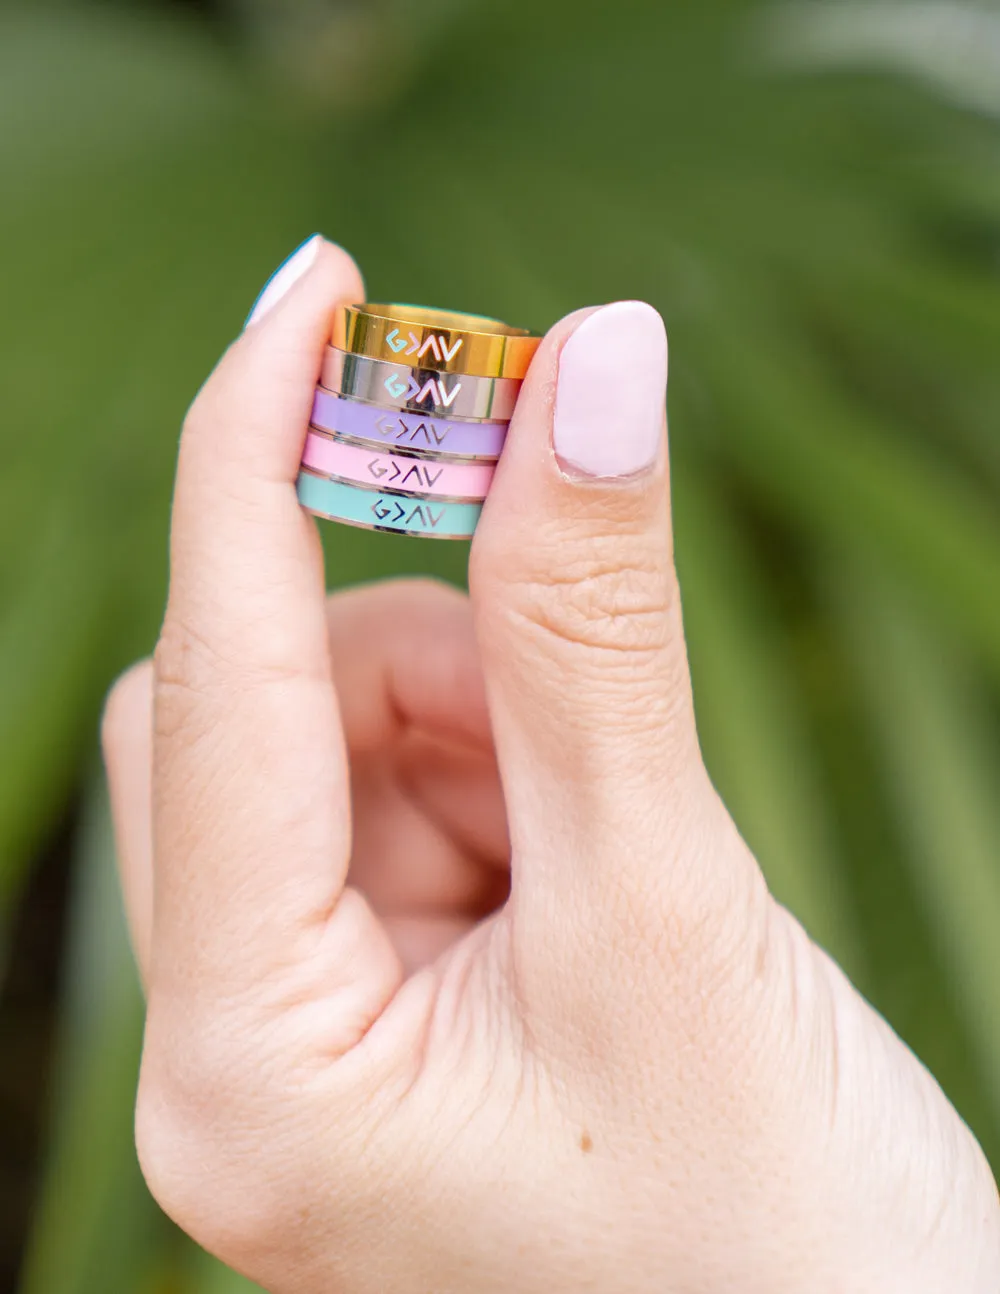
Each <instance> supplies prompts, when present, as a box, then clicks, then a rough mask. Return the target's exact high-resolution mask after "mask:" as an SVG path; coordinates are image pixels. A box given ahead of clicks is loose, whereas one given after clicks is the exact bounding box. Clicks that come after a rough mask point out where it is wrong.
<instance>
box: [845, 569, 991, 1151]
mask: <svg viewBox="0 0 1000 1294" xmlns="http://www.w3.org/2000/svg"><path fill="white" fill-rule="evenodd" d="M831 584H832V586H833V587H834V589H835V592H836V601H837V604H838V606H839V609H840V612H841V616H842V619H843V623H844V626H845V629H846V631H847V632H848V635H849V639H850V641H851V643H852V645H853V647H854V652H855V658H856V662H857V668H858V671H859V675H860V677H861V678H862V679H863V680H864V683H865V686H866V689H867V702H868V706H869V708H870V711H871V714H872V717H873V720H874V722H875V725H876V731H877V734H878V739H879V743H880V747H881V756H882V759H883V761H884V765H885V769H886V777H887V784H888V788H889V791H890V793H891V795H892V797H893V800H894V808H895V812H896V815H897V817H898V820H899V822H900V824H901V829H902V832H903V834H904V836H905V838H906V840H907V842H908V845H909V855H908V856H909V859H910V862H911V866H912V868H913V880H914V886H915V891H916V893H917V895H918V897H919V900H920V902H921V904H922V906H923V909H924V911H925V913H926V918H927V922H928V925H929V927H930V929H931V931H932V933H933V935H934V937H935V940H936V942H937V945H938V949H939V952H940V956H941V959H942V964H943V965H944V966H945V967H946V969H947V972H948V974H949V976H950V979H951V986H950V987H951V992H952V995H953V1000H954V1005H955V1009H956V1010H957V1011H958V1012H959V1013H960V1014H961V1016H962V1018H963V1020H964V1021H965V1024H966V1026H967V1029H968V1033H969V1037H970V1039H971V1042H972V1045H973V1048H974V1051H975V1055H976V1058H977V1061H978V1063H979V1066H980V1069H981V1073H982V1079H983V1083H984V1089H985V1091H986V1092H987V1093H988V1095H989V1098H990V1100H991V1102H992V1105H993V1117H994V1121H995V1128H996V1129H1000V941H998V931H1000V804H998V800H997V787H998V786H1000V743H998V741H997V737H996V731H995V728H994V727H993V726H992V725H991V723H990V720H989V713H990V711H989V705H988V697H987V696H986V695H985V694H984V692H983V690H982V688H981V686H980V685H979V684H977V682H976V681H974V678H973V676H971V675H970V673H969V671H968V665H967V662H965V661H964V660H963V659H962V655H961V653H959V652H956V650H955V649H954V648H953V647H951V648H950V647H949V646H948V644H947V638H946V636H945V635H942V634H940V633H936V632H934V631H933V630H931V629H930V628H929V627H928V626H927V625H925V624H924V623H922V621H921V618H920V617H919V616H918V615H916V614H915V613H914V611H913V610H912V609H911V608H910V607H909V606H908V605H907V603H906V601H905V600H904V599H903V598H901V597H900V596H899V594H898V593H897V592H896V591H895V590H893V588H892V586H891V585H889V584H887V583H886V582H885V581H884V580H879V579H877V578H874V577H873V576H872V574H871V572H866V571H863V570H860V569H857V568H855V569H853V570H850V572H849V574H848V572H847V571H841V572H838V573H837V577H836V578H835V579H834V578H832V579H831Z"/></svg>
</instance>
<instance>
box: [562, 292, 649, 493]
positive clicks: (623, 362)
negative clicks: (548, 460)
mask: <svg viewBox="0 0 1000 1294" xmlns="http://www.w3.org/2000/svg"><path fill="white" fill-rule="evenodd" d="M666 386H667V335H666V332H665V331H664V328H663V320H662V319H661V318H660V316H659V314H657V312H656V311H655V310H654V309H653V307H652V306H650V305H647V304H646V303H645V302H644V301H616V302H615V303H614V304H613V305H609V306H604V307H603V308H602V309H600V310H596V311H595V312H594V313H593V314H592V315H589V316H588V317H587V318H586V319H584V321H583V323H581V324H580V325H579V327H578V328H577V330H576V332H574V333H573V334H572V336H571V337H570V338H569V340H568V341H567V342H566V343H565V345H564V346H563V349H562V355H561V356H560V359H559V379H558V382H557V384H556V405H555V416H554V420H553V427H552V441H553V446H554V448H555V451H556V454H557V456H558V457H559V459H560V460H561V461H562V462H563V463H564V464H566V465H567V466H569V467H570V468H571V469H572V470H573V472H574V473H582V474H583V475H585V476H603V477H613V476H631V475H633V474H634V473H636V472H641V471H642V470H643V469H645V468H649V467H651V466H652V465H653V463H654V462H655V461H656V455H657V452H658V450H659V446H660V442H661V440H662V438H663V406H664V401H665V399H666Z"/></svg>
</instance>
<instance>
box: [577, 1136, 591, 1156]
mask: <svg viewBox="0 0 1000 1294" xmlns="http://www.w3.org/2000/svg"><path fill="white" fill-rule="evenodd" d="M580 1149H581V1150H582V1151H583V1153H584V1154H585V1155H589V1154H590V1152H591V1151H592V1150H593V1149H594V1143H593V1141H592V1140H591V1137H590V1133H589V1132H586V1131H584V1132H582V1133H581V1134H580Z"/></svg>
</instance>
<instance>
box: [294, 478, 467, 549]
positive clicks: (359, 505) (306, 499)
mask: <svg viewBox="0 0 1000 1294" xmlns="http://www.w3.org/2000/svg"><path fill="white" fill-rule="evenodd" d="M295 488H296V493H297V494H298V497H299V502H300V503H301V504H302V506H303V507H304V508H305V509H306V510H307V511H308V512H312V513H314V514H315V515H316V516H319V517H325V518H326V519H327V520H328V521H342V522H344V523H345V524H347V525H349V526H362V527H364V529H366V530H388V531H392V532H393V533H395V534H400V535H420V536H423V537H424V538H429V539H471V538H472V534H473V531H474V530H475V528H476V522H477V521H478V520H479V515H480V513H481V512H482V510H483V505H482V504H481V503H446V502H443V501H440V500H438V501H433V500H430V499H415V498H413V497H411V496H409V495H405V494H394V493H393V492H392V491H391V490H381V491H380V490H369V489H362V488H361V487H360V486H357V485H345V484H344V483H343V482H342V481H330V480H327V479H325V478H323V477H321V476H315V475H313V473H312V472H310V471H309V470H308V469H305V470H303V471H301V472H300V473H299V479H298V481H297V483H296V487H295Z"/></svg>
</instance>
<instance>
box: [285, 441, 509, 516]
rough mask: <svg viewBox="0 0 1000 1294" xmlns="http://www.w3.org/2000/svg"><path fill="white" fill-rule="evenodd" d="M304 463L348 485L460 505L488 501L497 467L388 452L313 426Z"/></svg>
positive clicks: (306, 447)
mask: <svg viewBox="0 0 1000 1294" xmlns="http://www.w3.org/2000/svg"><path fill="white" fill-rule="evenodd" d="M302 465H303V467H308V468H310V469H311V470H312V471H313V472H320V473H322V474H323V475H324V476H327V477H330V478H331V479H333V480H336V481H343V482H344V483H346V484H349V485H361V486H365V487H367V488H368V489H374V490H392V491H393V492H394V493H396V494H410V495H414V496H415V497H418V498H424V499H449V500H451V501H453V502H458V503H461V502H467V501H470V500H471V501H474V502H479V501H480V500H482V499H485V497H486V494H487V491H488V490H489V488H490V483H491V482H492V480H493V471H494V468H493V465H492V463H455V462H448V461H447V460H444V459H440V458H436V459H430V458H426V457H424V456H420V457H417V456H415V455H414V456H411V455H408V454H405V453H402V454H400V453H385V452H383V451H381V450H378V449H370V448H365V447H364V446H362V445H355V444H350V443H348V442H346V441H343V440H339V439H337V438H336V437H335V436H326V435H323V434H322V433H320V432H317V431H315V430H313V431H310V433H309V435H308V437H307V438H306V444H305V449H304V450H303V453H302Z"/></svg>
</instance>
